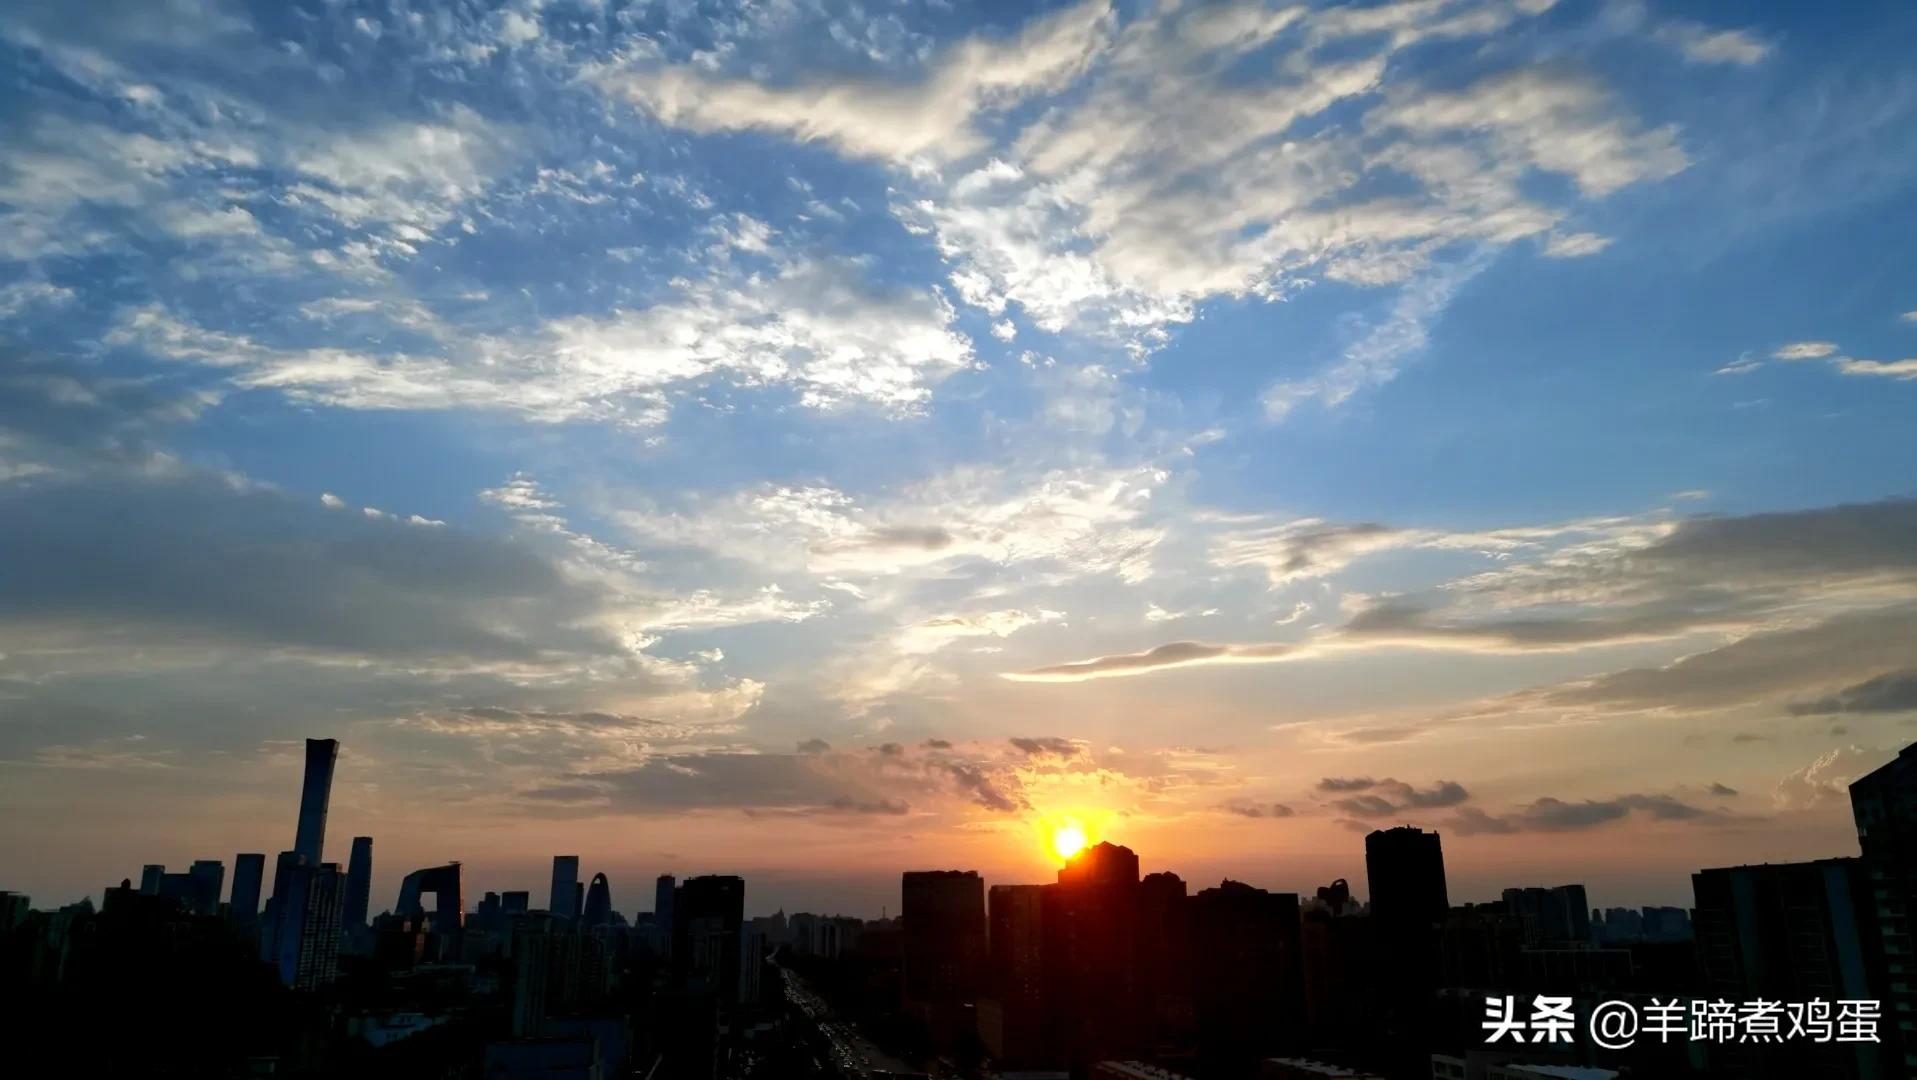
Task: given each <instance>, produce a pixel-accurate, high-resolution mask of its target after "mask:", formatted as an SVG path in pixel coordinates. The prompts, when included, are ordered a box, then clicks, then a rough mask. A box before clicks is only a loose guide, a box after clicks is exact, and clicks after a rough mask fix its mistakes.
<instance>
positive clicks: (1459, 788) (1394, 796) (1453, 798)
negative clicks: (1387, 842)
mask: <svg viewBox="0 0 1917 1080" xmlns="http://www.w3.org/2000/svg"><path fill="white" fill-rule="evenodd" d="M1318 790H1320V791H1327V792H1347V793H1350V794H1345V795H1344V796H1343V797H1341V798H1337V799H1333V800H1331V802H1330V804H1329V805H1330V806H1331V807H1332V808H1333V809H1335V810H1338V811H1341V812H1343V813H1345V814H1349V815H1351V816H1353V817H1359V818H1382V817H1390V816H1392V815H1394V814H1399V813H1402V812H1404V811H1407V810H1433V809H1441V808H1444V807H1448V806H1457V805H1459V804H1461V803H1463V802H1466V801H1467V800H1469V799H1470V798H1471V795H1470V793H1469V792H1467V791H1466V790H1465V789H1464V785H1462V784H1460V783H1458V782H1456V781H1454V780H1440V781H1438V782H1437V783H1435V784H1433V785H1432V786H1431V787H1428V788H1416V787H1413V786H1412V785H1410V784H1407V783H1405V782H1404V781H1402V780H1394V779H1392V778H1390V777H1386V778H1385V779H1383V780H1375V781H1374V780H1371V779H1369V778H1350V779H1341V778H1338V777H1326V778H1324V779H1323V780H1320V781H1318Z"/></svg>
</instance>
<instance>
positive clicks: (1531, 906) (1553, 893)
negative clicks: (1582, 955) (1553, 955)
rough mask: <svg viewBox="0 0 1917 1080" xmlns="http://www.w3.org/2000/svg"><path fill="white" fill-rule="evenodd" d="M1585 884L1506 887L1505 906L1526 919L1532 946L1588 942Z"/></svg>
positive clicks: (1588, 915) (1510, 911)
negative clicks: (1522, 887) (1552, 886)
mask: <svg viewBox="0 0 1917 1080" xmlns="http://www.w3.org/2000/svg"><path fill="white" fill-rule="evenodd" d="M1589 903H1590V902H1589V901H1588V900H1587V899H1586V898H1585V895H1584V886H1582V885H1559V886H1557V887H1555V888H1549V889H1545V888H1537V887H1532V888H1525V889H1506V890H1504V909H1505V911H1507V912H1509V913H1510V914H1512V915H1514V916H1516V917H1518V918H1519V919H1522V920H1523V922H1524V937H1525V941H1527V942H1528V943H1530V944H1533V945H1564V944H1573V943H1575V944H1585V943H1588V942H1590V940H1591V908H1590V906H1589Z"/></svg>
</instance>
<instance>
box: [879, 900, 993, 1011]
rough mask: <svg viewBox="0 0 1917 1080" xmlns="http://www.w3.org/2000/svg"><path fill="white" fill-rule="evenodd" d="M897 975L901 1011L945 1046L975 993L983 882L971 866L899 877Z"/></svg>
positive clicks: (982, 922)
mask: <svg viewBox="0 0 1917 1080" xmlns="http://www.w3.org/2000/svg"><path fill="white" fill-rule="evenodd" d="M900 891H901V894H902V896H901V899H902V901H903V902H902V904H901V906H900V909H899V915H900V918H899V922H900V926H901V942H900V944H901V950H900V977H901V982H902V987H903V991H904V999H905V1000H904V1004H905V1010H906V1012H907V1013H908V1014H909V1015H911V1016H912V1017H913V1018H914V1019H915V1020H917V1021H918V1023H919V1024H920V1025H921V1026H922V1027H923V1028H924V1030H925V1031H926V1032H927V1034H929V1035H930V1037H931V1039H932V1045H933V1046H935V1047H937V1048H940V1049H949V1048H951V1047H953V1046H955V1045H956V1044H957V1041H958V1038H959V1033H960V1031H961V1030H962V1028H963V1026H964V1020H965V1013H964V1010H965V1008H966V1007H967V1006H970V1005H971V1004H972V1003H973V1002H974V1001H975V1000H976V999H977V997H978V980H979V975H980V970H981V968H982V967H983V964H984V959H985V882H984V879H982V878H980V877H979V876H978V873H977V872H976V871H972V870H912V871H907V872H906V873H905V875H904V876H903V877H902V878H901V881H900Z"/></svg>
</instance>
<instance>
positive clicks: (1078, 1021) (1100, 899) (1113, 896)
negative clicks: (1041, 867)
mask: <svg viewBox="0 0 1917 1080" xmlns="http://www.w3.org/2000/svg"><path fill="white" fill-rule="evenodd" d="M1049 895H1050V896H1051V897H1052V898H1053V900H1054V902H1055V908H1054V910H1053V912H1052V913H1051V917H1050V918H1049V919H1048V921H1047V923H1046V932H1045V951H1046V954H1047V969H1048V971H1049V972H1051V973H1052V974H1053V976H1054V977H1052V978H1050V979H1049V981H1048V987H1047V993H1049V994H1050V995H1051V997H1052V999H1053V1001H1054V1003H1055V1004H1056V1006H1057V1008H1058V1016H1057V1021H1058V1022H1057V1026H1056V1028H1055V1030H1056V1031H1057V1033H1058V1034H1059V1036H1060V1037H1062V1039H1063V1040H1064V1041H1063V1043H1062V1045H1061V1046H1060V1047H1059V1049H1060V1050H1061V1051H1062V1052H1063V1054H1064V1057H1065V1060H1066V1062H1067V1063H1069V1064H1070V1065H1071V1066H1072V1067H1073V1068H1075V1069H1077V1068H1083V1067H1086V1066H1087V1065H1089V1064H1090V1063H1091V1062H1095V1061H1101V1060H1105V1059H1108V1058H1129V1057H1133V1056H1136V1054H1137V1053H1138V1052H1139V1051H1140V1050H1141V1043H1142V1040H1143V1038H1144V1035H1145V1030H1144V1027H1145V1025H1144V1023H1143V1021H1142V1017H1143V1011H1144V1010H1143V1009H1142V1008H1141V1004H1140V995H1139V988H1138V950H1137V942H1138V856H1137V855H1136V854H1134V853H1133V852H1132V849H1130V848H1127V847H1120V846H1118V845H1117V844H1112V843H1101V844H1097V845H1095V846H1093V847H1089V848H1086V849H1085V850H1083V851H1081V852H1079V853H1078V854H1077V855H1075V856H1073V857H1072V860H1071V861H1070V862H1068V863H1066V864H1065V865H1064V866H1063V867H1062V868H1060V870H1059V871H1058V884H1057V885H1056V886H1055V887H1054V888H1053V889H1052V892H1051V893H1050V894H1049Z"/></svg>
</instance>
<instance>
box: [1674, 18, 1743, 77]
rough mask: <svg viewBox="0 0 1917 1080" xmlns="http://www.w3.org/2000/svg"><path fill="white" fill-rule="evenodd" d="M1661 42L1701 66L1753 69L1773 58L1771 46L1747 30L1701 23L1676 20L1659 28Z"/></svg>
mask: <svg viewBox="0 0 1917 1080" xmlns="http://www.w3.org/2000/svg"><path fill="white" fill-rule="evenodd" d="M1652 36H1653V37H1655V38H1656V39H1657V40H1659V41H1661V42H1664V43H1665V44H1667V45H1670V46H1673V47H1674V48H1677V49H1679V50H1681V51H1682V52H1683V53H1684V55H1685V57H1686V58H1688V59H1689V60H1691V61H1692V62H1693V63H1698V64H1735V65H1737V66H1740V67H1750V66H1751V65H1753V64H1759V63H1762V62H1763V60H1764V58H1765V57H1766V56H1769V55H1770V52H1771V46H1770V43H1769V42H1766V41H1763V40H1761V39H1759V38H1757V37H1755V36H1753V35H1752V34H1751V33H1750V32H1749V31H1747V30H1714V29H1712V28H1711V27H1708V26H1704V25H1702V24H1699V23H1693V22H1685V21H1683V20H1672V21H1670V22H1667V23H1665V24H1664V25H1662V26H1660V27H1658V28H1657V30H1656V31H1655V32H1654V33H1653V35H1652Z"/></svg>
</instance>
